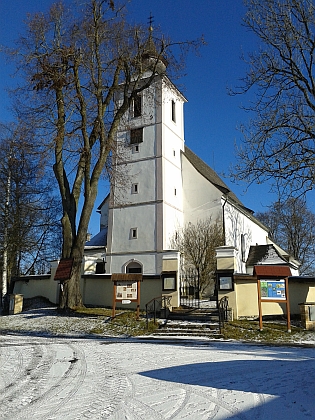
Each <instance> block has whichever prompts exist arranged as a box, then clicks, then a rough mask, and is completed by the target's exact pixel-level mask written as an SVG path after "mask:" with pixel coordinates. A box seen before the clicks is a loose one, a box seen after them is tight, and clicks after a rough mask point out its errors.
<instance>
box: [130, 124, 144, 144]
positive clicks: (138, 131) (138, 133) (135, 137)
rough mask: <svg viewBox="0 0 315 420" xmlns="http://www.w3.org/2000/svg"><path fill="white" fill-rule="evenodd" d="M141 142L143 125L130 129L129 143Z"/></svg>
mask: <svg viewBox="0 0 315 420" xmlns="http://www.w3.org/2000/svg"><path fill="white" fill-rule="evenodd" d="M142 142H143V127H141V128H135V129H134V130H131V131H130V144H138V143H142Z"/></svg>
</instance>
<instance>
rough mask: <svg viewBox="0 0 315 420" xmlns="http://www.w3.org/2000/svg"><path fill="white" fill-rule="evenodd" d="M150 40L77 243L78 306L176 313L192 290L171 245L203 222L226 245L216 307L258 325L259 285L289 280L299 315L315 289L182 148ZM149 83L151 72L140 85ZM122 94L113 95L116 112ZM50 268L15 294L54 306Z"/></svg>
mask: <svg viewBox="0 0 315 420" xmlns="http://www.w3.org/2000/svg"><path fill="white" fill-rule="evenodd" d="M151 34H152V30H151V31H150V35H149V39H148V44H147V45H148V48H147V50H146V51H147V53H146V54H145V57H143V59H145V60H147V62H146V64H148V63H149V66H148V68H150V66H151V60H152V62H153V63H154V69H155V70H154V73H153V75H154V78H153V82H152V83H151V84H150V85H149V84H148V87H147V88H146V89H143V90H142V91H141V92H139V93H138V95H137V96H135V97H134V99H133V102H132V104H131V106H130V108H129V110H128V112H126V113H125V114H124V116H123V118H122V119H121V120H120V125H119V128H118V132H117V136H116V138H115V148H114V149H115V153H113V161H112V166H113V170H114V173H115V176H114V177H113V180H112V182H111V186H110V193H109V194H108V195H107V196H106V197H104V199H103V201H102V202H101V203H100V205H99V207H98V212H99V213H100V231H99V233H98V234H96V235H95V236H94V237H92V238H91V239H89V240H88V241H87V242H86V244H85V251H84V260H83V264H82V275H81V283H80V286H81V292H82V299H83V303H84V304H86V305H93V306H104V307H112V308H113V312H115V306H116V304H117V305H118V306H120V305H122V306H124V307H125V308H129V309H133V308H137V311H139V309H140V308H141V309H143V310H145V309H146V308H147V307H148V305H149V304H151V302H156V300H158V301H159V302H160V303H161V302H163V305H162V303H161V305H162V306H163V308H168V309H169V310H172V309H173V308H179V307H181V306H183V301H182V298H184V293H182V286H183V284H184V283H186V284H189V286H190V284H191V283H189V282H188V281H187V279H185V277H183V273H182V269H181V267H182V264H181V254H180V252H179V250H178V249H176V245H174V243H175V242H174V241H173V240H172V239H173V238H174V235H176V232H180V230H181V229H183V228H185V227H186V226H187V225H189V223H191V224H196V223H197V222H198V221H203V220H208V219H211V222H213V223H218V224H220V225H221V226H222V231H223V237H224V238H223V240H224V243H223V245H222V246H220V247H217V248H216V250H215V251H216V272H215V275H216V289H215V291H214V295H215V298H216V299H217V300H219V299H220V298H221V297H223V298H224V299H229V306H230V308H231V310H232V311H233V313H234V314H235V317H236V318H240V317H257V314H258V303H257V302H258V301H257V295H259V290H260V289H259V287H258V285H259V284H260V280H264V282H262V283H261V284H263V283H266V282H267V283H268V282H269V283H270V279H271V280H272V281H274V282H277V284H276V283H275V284H276V286H279V285H280V286H282V283H283V281H284V280H283V279H284V278H285V279H286V281H289V280H290V290H291V291H290V296H291V313H293V314H299V311H300V309H299V304H300V302H307V301H309V302H311V301H314V299H315V287H314V282H315V280H314V279H313V278H311V279H308V278H302V277H299V262H298V261H296V260H295V259H294V258H293V257H292V256H290V255H289V254H287V253H286V252H285V251H284V250H282V249H281V248H280V247H279V246H277V245H276V244H275V243H273V242H272V240H271V239H270V238H269V232H268V228H267V227H266V226H264V225H263V224H262V223H261V222H260V221H259V220H257V219H256V218H255V216H254V213H253V211H252V210H250V209H249V208H247V207H246V206H245V205H244V204H243V203H242V202H241V201H240V200H239V198H238V197H237V196H236V195H235V194H234V193H233V192H232V191H231V190H230V189H229V188H228V186H227V185H226V184H225V183H224V181H223V180H222V179H221V178H220V177H219V176H218V174H217V173H216V172H215V171H214V170H213V169H212V168H210V167H209V166H208V165H207V164H206V163H205V162H204V161H203V160H202V159H201V158H200V157H198V156H197V155H196V154H195V153H194V152H193V151H192V150H190V149H189V148H188V147H187V146H186V144H185V133H184V106H185V103H186V102H187V100H186V98H185V97H184V95H183V94H182V93H181V92H180V91H179V90H178V88H177V87H176V86H175V85H174V83H172V81H171V80H170V78H169V77H168V76H167V74H166V66H167V63H166V61H165V60H163V59H162V58H160V59H159V58H157V57H158V55H157V53H156V50H155V47H154V44H153V42H152V37H151ZM150 76H152V71H151V72H150V71H148V74H147V75H146V74H144V76H143V77H144V80H145V78H146V77H150ZM122 91H123V89H122ZM122 91H121V92H119V91H118V92H117V93H116V97H115V101H116V102H117V103H118V105H119V102H121V101H122V100H123V92H122ZM196 132H197V130H196ZM58 264H59V262H58V261H56V262H53V263H52V265H51V273H49V274H47V275H41V276H28V277H27V278H26V277H25V276H24V277H21V278H18V279H16V282H15V286H14V293H20V294H23V296H24V297H33V296H45V297H46V298H47V299H49V300H50V301H51V302H58V301H59V290H60V285H59V283H58V281H59V280H60V279H59V278H58V275H57V273H58V270H57V267H58ZM266 279H267V280H266ZM55 280H58V281H55ZM265 280H266V281H265ZM278 280H280V282H278ZM269 283H268V284H269ZM270 284H272V285H273V283H270ZM272 287H273V286H272ZM278 289H279V287H275V290H278ZM287 289H288V287H287ZM197 290H198V296H197V297H196V296H195V289H194V291H193V292H192V293H191V292H190V291H189V293H188V295H191V294H192V295H193V296H194V298H196V299H195V300H198V301H200V299H199V298H200V295H199V291H200V288H199V285H198V288H197ZM272 290H273V289H272ZM279 290H280V292H281V293H282V291H281V290H282V289H279ZM260 292H261V291H260ZM284 295H286V292H285V293H284ZM209 296H210V295H209ZM286 296H288V295H286ZM202 297H203V296H202ZM281 299H282V294H281ZM286 302H287V304H288V299H287V298H286ZM282 303H283V302H282V301H281V302H280V304H279V303H278V301H274V302H273V303H270V302H265V306H266V305H267V306H268V307H266V308H264V311H265V313H267V314H272V315H274V314H280V315H282V314H283V305H282ZM281 305H282V306H281ZM118 306H117V307H118ZM137 313H138V315H139V312H137ZM113 316H114V315H113Z"/></svg>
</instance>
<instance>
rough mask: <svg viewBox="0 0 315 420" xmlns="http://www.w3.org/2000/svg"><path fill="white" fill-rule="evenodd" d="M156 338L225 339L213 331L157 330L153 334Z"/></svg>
mask: <svg viewBox="0 0 315 420" xmlns="http://www.w3.org/2000/svg"><path fill="white" fill-rule="evenodd" d="M152 335H153V336H154V337H207V338H217V339H219V338H223V335H222V334H220V332H218V331H212V332H208V334H207V333H205V332H204V331H200V332H198V331H195V332H192V331H185V330H181V331H167V330H157V331H155V332H154V333H153V334H152Z"/></svg>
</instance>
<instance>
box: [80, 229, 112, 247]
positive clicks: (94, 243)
mask: <svg viewBox="0 0 315 420" xmlns="http://www.w3.org/2000/svg"><path fill="white" fill-rule="evenodd" d="M106 245H107V228H105V229H102V230H101V231H100V232H99V233H98V234H97V235H95V236H93V238H92V239H91V240H90V241H88V242H86V243H85V246H84V248H85V249H94V248H104V247H105V246H106Z"/></svg>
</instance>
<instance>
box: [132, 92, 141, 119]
mask: <svg viewBox="0 0 315 420" xmlns="http://www.w3.org/2000/svg"><path fill="white" fill-rule="evenodd" d="M141 115H142V97H141V95H137V96H135V98H134V99H133V117H134V118H136V117H141Z"/></svg>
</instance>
